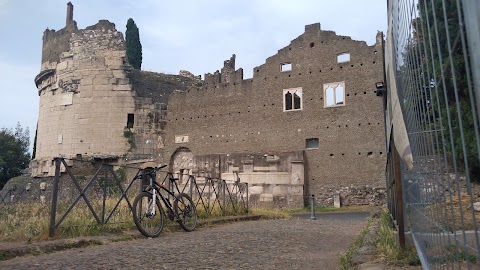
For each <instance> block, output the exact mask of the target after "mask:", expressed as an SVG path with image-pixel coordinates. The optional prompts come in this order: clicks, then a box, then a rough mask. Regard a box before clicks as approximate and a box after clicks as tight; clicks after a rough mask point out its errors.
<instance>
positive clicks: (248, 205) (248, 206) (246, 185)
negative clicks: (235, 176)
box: [245, 183, 250, 213]
mask: <svg viewBox="0 0 480 270" xmlns="http://www.w3.org/2000/svg"><path fill="white" fill-rule="evenodd" d="M245 189H246V193H247V213H248V212H249V210H250V209H249V208H250V204H249V203H248V183H245Z"/></svg>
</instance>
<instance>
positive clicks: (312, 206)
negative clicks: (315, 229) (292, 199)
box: [310, 194, 317, 220]
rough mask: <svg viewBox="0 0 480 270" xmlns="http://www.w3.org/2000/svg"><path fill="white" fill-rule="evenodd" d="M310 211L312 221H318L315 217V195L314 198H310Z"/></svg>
mask: <svg viewBox="0 0 480 270" xmlns="http://www.w3.org/2000/svg"><path fill="white" fill-rule="evenodd" d="M310 210H311V215H310V219H312V220H316V219H317V218H316V217H315V195H313V194H312V196H310Z"/></svg>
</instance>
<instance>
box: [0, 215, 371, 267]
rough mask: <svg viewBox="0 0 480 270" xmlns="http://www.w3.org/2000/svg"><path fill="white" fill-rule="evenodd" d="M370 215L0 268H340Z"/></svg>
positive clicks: (25, 260)
mask: <svg viewBox="0 0 480 270" xmlns="http://www.w3.org/2000/svg"><path fill="white" fill-rule="evenodd" d="M367 217H368V214H361V215H358V214H349V213H338V214H318V215H317V220H310V219H305V218H301V217H300V218H294V219H291V220H259V221H246V222H237V223H230V224H224V225H215V226H213V227H203V228H199V229H197V230H195V231H193V232H190V233H187V232H175V233H166V234H163V235H161V236H160V237H159V238H155V239H146V238H145V239H138V240H132V241H124V242H116V243H110V244H107V245H99V246H88V247H85V248H76V249H71V250H66V251H60V252H55V253H51V254H44V255H40V256H26V257H19V258H14V259H11V260H8V261H3V262H0V269H147V268H150V269H326V270H330V269H338V268H339V264H338V257H339V255H340V254H341V253H342V252H344V251H345V250H346V249H347V248H348V246H349V245H350V244H351V243H352V241H353V240H354V239H355V237H356V236H357V235H358V234H359V232H360V230H361V229H362V227H363V226H364V225H365V224H366V221H367Z"/></svg>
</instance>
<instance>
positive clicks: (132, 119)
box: [127, 113, 135, 128]
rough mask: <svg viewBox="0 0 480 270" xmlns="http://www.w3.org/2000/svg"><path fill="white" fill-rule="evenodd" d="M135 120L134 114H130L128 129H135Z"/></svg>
mask: <svg viewBox="0 0 480 270" xmlns="http://www.w3.org/2000/svg"><path fill="white" fill-rule="evenodd" d="M134 120H135V115H134V114H133V113H129V114H128V116H127V128H133V123H134Z"/></svg>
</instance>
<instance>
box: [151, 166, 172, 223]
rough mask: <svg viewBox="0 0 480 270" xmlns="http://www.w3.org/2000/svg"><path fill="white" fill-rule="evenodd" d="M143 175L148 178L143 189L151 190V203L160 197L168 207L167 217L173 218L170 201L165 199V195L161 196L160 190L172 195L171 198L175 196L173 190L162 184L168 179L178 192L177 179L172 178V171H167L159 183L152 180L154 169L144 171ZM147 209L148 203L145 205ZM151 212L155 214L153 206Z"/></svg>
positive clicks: (154, 177)
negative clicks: (147, 182)
mask: <svg viewBox="0 0 480 270" xmlns="http://www.w3.org/2000/svg"><path fill="white" fill-rule="evenodd" d="M145 175H146V176H147V177H148V179H149V185H148V186H147V187H146V188H145V189H144V191H147V192H150V191H149V190H148V189H151V190H152V192H151V193H152V199H153V200H152V203H153V205H155V204H156V203H157V199H158V197H160V199H161V200H162V201H163V204H164V205H165V207H166V208H167V209H168V212H169V215H168V218H169V219H170V220H174V219H175V216H174V211H173V206H172V203H171V202H170V200H169V199H166V198H165V196H163V194H162V193H161V191H162V190H164V191H165V192H167V194H168V195H170V196H172V198H175V190H172V191H170V190H168V189H167V188H165V186H164V185H163V184H164V183H165V181H166V180H167V179H168V180H169V181H170V183H173V185H174V187H175V189H176V190H177V193H178V194H180V189H179V188H178V184H177V183H176V181H177V180H178V179H177V178H174V177H173V174H172V173H170V172H167V174H166V175H165V178H164V179H163V181H162V184H159V183H158V182H157V181H155V180H154V179H156V173H155V171H153V172H150V173H146V174H145ZM147 209H148V205H147ZM152 214H153V215H155V208H153V212H152Z"/></svg>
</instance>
